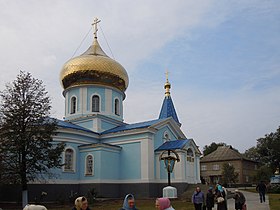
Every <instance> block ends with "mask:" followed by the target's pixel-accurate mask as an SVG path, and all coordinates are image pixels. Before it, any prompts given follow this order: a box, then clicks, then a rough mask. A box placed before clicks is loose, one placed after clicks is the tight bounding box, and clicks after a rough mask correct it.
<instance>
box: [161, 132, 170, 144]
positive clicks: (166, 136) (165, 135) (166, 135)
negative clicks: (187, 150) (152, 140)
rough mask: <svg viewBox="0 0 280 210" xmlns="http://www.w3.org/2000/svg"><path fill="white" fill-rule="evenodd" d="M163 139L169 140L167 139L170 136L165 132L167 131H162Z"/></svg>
mask: <svg viewBox="0 0 280 210" xmlns="http://www.w3.org/2000/svg"><path fill="white" fill-rule="evenodd" d="M163 140H164V142H166V141H169V140H170V136H169V134H168V132H167V131H164V133H163Z"/></svg>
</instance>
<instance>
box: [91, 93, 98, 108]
mask: <svg viewBox="0 0 280 210" xmlns="http://www.w3.org/2000/svg"><path fill="white" fill-rule="evenodd" d="M99 103H100V100H99V96H97V95H94V96H92V108H91V111H92V112H99Z"/></svg>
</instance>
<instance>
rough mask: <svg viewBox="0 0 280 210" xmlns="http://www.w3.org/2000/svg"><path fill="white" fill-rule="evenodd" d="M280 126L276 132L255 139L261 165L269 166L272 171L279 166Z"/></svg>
mask: <svg viewBox="0 0 280 210" xmlns="http://www.w3.org/2000/svg"><path fill="white" fill-rule="evenodd" d="M279 148H280V127H279V128H278V129H277V130H276V132H274V133H273V132H271V133H270V134H266V135H265V137H263V138H259V139H257V146H256V150H257V151H256V152H257V154H258V157H259V160H260V162H261V163H262V164H263V165H267V166H269V167H270V168H271V169H272V171H275V170H276V168H277V167H279V163H280V149H279Z"/></svg>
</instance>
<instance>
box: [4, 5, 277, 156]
mask: <svg viewBox="0 0 280 210" xmlns="http://www.w3.org/2000/svg"><path fill="white" fill-rule="evenodd" d="M0 8H1V10H0V63H1V67H0V68H1V74H0V90H3V89H4V88H5V84H7V83H9V82H11V81H13V80H14V79H15V78H16V76H17V75H18V74H19V71H20V70H23V71H28V72H30V73H31V74H32V75H33V77H35V78H38V79H40V80H43V82H44V84H45V86H46V89H47V91H48V92H49V95H50V97H51V100H52V106H53V109H52V111H51V115H52V116H54V117H57V118H58V119H62V118H63V116H64V97H63V96H62V90H63V89H62V87H61V84H60V78H59V73H60V71H61V68H62V66H63V64H64V63H65V62H66V61H67V60H69V59H71V58H72V57H73V56H78V55H80V54H81V53H83V52H84V51H85V50H86V49H87V48H88V47H89V46H90V44H91V43H92V39H93V35H92V30H91V27H92V26H91V24H92V22H93V19H94V18H95V17H98V18H99V19H100V20H101V22H100V26H99V28H100V29H99V31H98V40H99V43H100V45H101V46H102V48H103V50H104V51H105V52H106V53H107V55H109V56H110V57H112V58H114V59H115V60H117V61H118V62H119V63H121V64H122V65H123V66H124V67H125V69H126V71H127V72H128V75H129V87H128V89H127V91H126V99H125V101H124V120H125V122H127V123H135V122H141V121H147V120H152V119H156V118H158V115H159V112H160V108H161V105H162V102H163V99H164V89H163V86H164V83H165V72H166V70H168V72H169V81H170V83H171V86H172V87H171V96H172V99H173V103H174V105H175V108H176V111H177V115H178V117H179V120H180V122H181V123H182V127H181V129H182V130H183V132H184V133H185V135H186V136H187V137H188V138H193V139H194V140H195V142H196V143H197V145H198V146H199V148H200V149H201V150H202V148H203V147H204V146H205V145H209V144H211V143H212V142H225V143H227V144H229V145H232V146H233V147H235V148H237V149H238V150H239V151H240V152H244V151H245V150H246V149H248V148H250V147H252V146H255V145H256V140H257V139H258V138H261V137H263V136H264V135H265V134H268V133H270V132H275V131H276V129H277V128H278V127H279V125H280V35H279V34H280V1H278V0H275V1H273V0H271V1H270V0H246V1H245V0H244V1H238V0H229V1H226V0H224V1H221V0H217V1H215V0H195V1H194V0H193V1H190V0H173V1H165V0H154V1H150V0H141V1H137V0H136V1H129V0H122V1H120V0H107V1H96V0H83V1H74V0H59V1H57V0H41V1H37V0H25V1H21V0H14V1H5V0H0ZM90 30H91V31H90ZM107 43H108V44H107Z"/></svg>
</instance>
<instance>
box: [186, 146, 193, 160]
mask: <svg viewBox="0 0 280 210" xmlns="http://www.w3.org/2000/svg"><path fill="white" fill-rule="evenodd" d="M187 161H189V162H194V154H193V151H192V149H190V148H189V149H188V150H187Z"/></svg>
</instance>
